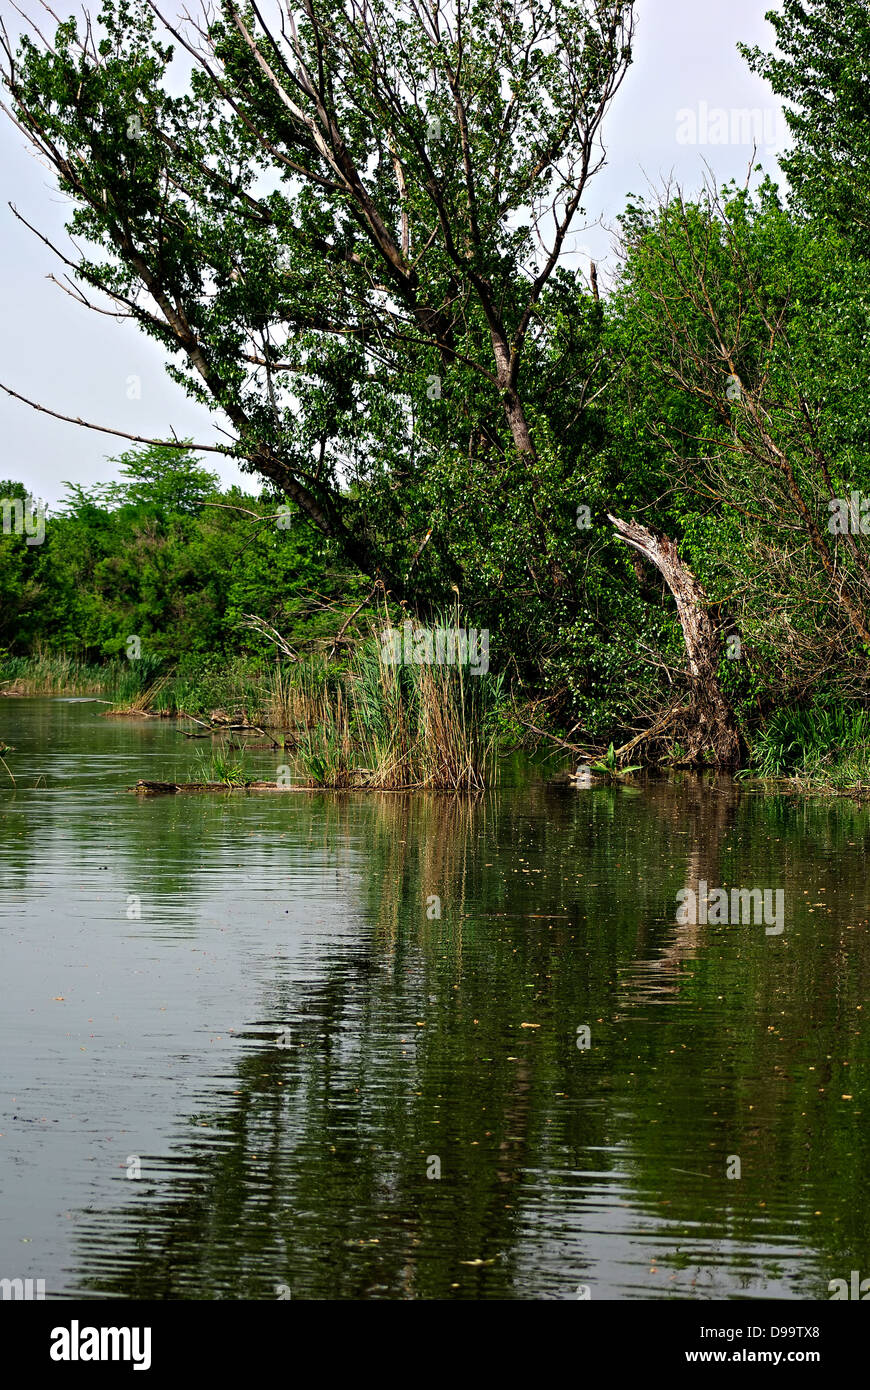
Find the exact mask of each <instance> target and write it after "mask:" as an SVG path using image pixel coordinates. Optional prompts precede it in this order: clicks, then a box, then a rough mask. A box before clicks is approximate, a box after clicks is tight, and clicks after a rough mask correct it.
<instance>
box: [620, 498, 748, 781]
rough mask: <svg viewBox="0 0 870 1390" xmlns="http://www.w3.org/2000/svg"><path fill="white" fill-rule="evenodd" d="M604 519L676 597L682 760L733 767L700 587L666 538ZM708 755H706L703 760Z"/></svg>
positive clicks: (715, 647) (735, 753)
mask: <svg viewBox="0 0 870 1390" xmlns="http://www.w3.org/2000/svg"><path fill="white" fill-rule="evenodd" d="M608 520H609V521H610V522H611V523H612V525H613V526H614V527H615V528H616V532H617V535H618V536H619V539H620V540H623V541H625V543H626V545H630V546H632V547H633V548H634V549H635V550H638V551H640V553H641V555H643V556H645V557H646V559H647V560H651V561H652V563H653V564H654V565H655V567H656V569H657V570H659V572H660V573H661V575H662V577H663V578H664V581H665V583H666V584H667V586H668V588H669V589H670V591H671V593H672V594H673V596H674V599H675V601H676V605H677V613H678V614H679V618H680V625H681V627H682V629H683V639H684V641H685V643H686V652H687V654H688V657H689V681H690V691H691V710H690V714H691V725H690V730H689V746H688V751H687V759H686V760H687V762H690V763H698V764H700V763H703V762H705V761H708V760H710V761H712V763H713V765H714V766H715V767H720V768H734V767H738V766H739V765H740V762H741V759H742V755H743V741H742V739H741V737H740V733H739V730H738V728H737V722H736V720H735V718H734V711H733V710H732V709H731V706H730V704H729V703H728V701H727V700H726V698H725V696H724V695H723V693H722V687H721V686H720V684H719V661H720V659H721V656H722V635H721V631H720V628H719V624H718V623H717V622H716V621H715V620H714V618H713V616H712V613H711V611H710V600H709V599H708V597H707V594H706V593H705V591H704V588H703V586H702V585H701V584H700V583H699V581H698V580H697V579H696V578H695V576H694V574H693V573H692V571H691V570H690V569H689V567H688V565H687V564H685V563H684V561H682V560H681V559H680V557H679V555H678V553H677V547H676V546H675V545H674V543H673V541H670V540H668V538H667V536H663V535H660V534H657V533H656V532H654V531H651V530H650V529H649V528H648V527H646V526H641V525H640V523H639V522H637V521H620V519H619V517H615V516H611V515H610V514H609V513H608ZM709 754H712V759H708V756H707V755H709Z"/></svg>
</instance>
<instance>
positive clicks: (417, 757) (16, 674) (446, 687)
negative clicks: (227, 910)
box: [0, 615, 504, 791]
mask: <svg viewBox="0 0 870 1390" xmlns="http://www.w3.org/2000/svg"><path fill="white" fill-rule="evenodd" d="M456 616H458V615H454V618H455V617H456ZM385 618H386V621H387V624H389V619H388V618H387V617H386V615H385ZM440 626H443V627H449V622H448V621H447V620H445V621H442V622H441V623H440ZM4 681H5V682H6V685H5V688H6V689H8V690H11V691H13V692H14V693H16V694H22V695H25V694H26V695H31V694H32V695H62V694H63V695H69V694H83V695H84V694H93V695H98V696H101V697H102V698H104V699H106V700H107V701H109V700H111V701H113V702H114V703H113V708H112V709H111V710H110V711H108V713H110V714H115V715H118V714H153V715H165V716H167V717H168V716H176V715H181V714H184V715H189V716H192V717H194V718H196V719H202V720H205V721H208V720H210V719H213V720H214V722H215V723H238V724H247V725H251V726H255V727H257V726H259V727H262V728H264V729H265V728H269V729H273V730H284V731H286V732H288V733H289V736H290V737H289V740H285V738H284V737H283V736H282V737H281V739H280V743H281V746H282V747H283V746H287V743H288V742H292V743H295V744H297V747H298V754H299V759H300V763H301V767H302V770H303V771H304V772H305V774H306V775H307V777H308V778H309V780H310V781H312V782H314V783H316V784H317V785H321V786H328V787H347V786H368V787H378V788H385V789H395V788H399V787H433V788H442V789H450V790H466V791H471V790H477V789H480V788H482V787H483V786H485V785H487V784H488V783H489V782H490V781H492V780H494V772H495V766H496V762H495V747H496V740H497V731H498V719H499V714H500V712H503V709H504V701H503V698H502V680H501V678H500V677H495V676H492V675H489V674H486V675H473V674H471V671H470V669H469V666H468V665H467V664H466V665H446V664H445V665H438V664H437V663H433V664H429V665H403V664H398V665H391V664H390V663H389V662H387V661H385V659H384V656H383V651H382V643H381V640H380V638H379V636H378V634H377V633H376V632H375V630H374V629H372V631H371V632H370V634H369V636H368V638H367V639H365V640H363V641H362V642H360V643H359V644H358V645H357V646H356V647H355V648H353V649H352V650H351V652H350V654H349V655H346V656H344V657H342V659H341V661H340V662H329V661H328V660H327V659H326V656H325V654H324V655H322V656H317V655H315V656H309V657H306V658H305V659H303V660H300V661H296V662H287V661H282V662H281V663H280V664H276V663H275V662H272V661H259V662H258V661H256V660H252V659H250V658H245V657H242V656H239V657H229V658H228V657H225V656H224V655H222V654H221V655H216V656H211V657H209V656H205V657H191V658H186V659H185V660H184V661H183V662H182V663H180V664H179V668H178V669H176V670H172V669H168V670H167V669H166V663H165V662H164V661H163V660H162V659H161V658H160V657H156V656H149V655H143V656H142V657H141V658H139V659H138V660H136V661H127V660H123V659H122V660H115V661H110V662H107V663H106V664H105V665H103V666H89V665H86V664H84V663H81V662H79V661H76V660H75V658H73V657H70V656H64V655H60V656H49V655H47V654H45V653H38V654H37V655H36V656H34V657H29V658H10V657H6V658H5V659H0V688H4V687H3V685H2V682H4ZM206 780H211V781H221V780H224V779H223V777H221V776H214V777H209V778H207V779H206Z"/></svg>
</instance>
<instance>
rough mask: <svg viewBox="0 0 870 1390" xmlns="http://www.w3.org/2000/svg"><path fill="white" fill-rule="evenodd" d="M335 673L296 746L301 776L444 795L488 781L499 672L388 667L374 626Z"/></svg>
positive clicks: (491, 777)
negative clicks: (422, 789)
mask: <svg viewBox="0 0 870 1390" xmlns="http://www.w3.org/2000/svg"><path fill="white" fill-rule="evenodd" d="M443 625H446V624H443ZM335 674H337V675H338V680H337V682H335V683H334V684H333V686H332V687H331V688H330V686H329V685H328V684H327V685H325V686H323V687H321V690H320V692H319V700H318V703H317V709H316V714H317V716H318V718H317V721H316V723H315V725H314V727H313V728H311V729H309V731H308V733H307V735H306V736H305V738H304V739H303V741H302V743H301V744H300V748H299V757H300V761H301V763H302V766H303V768H304V769H305V771H306V773H307V775H308V776H309V777H310V778H311V780H313V781H314V782H316V783H318V784H319V785H322V786H353V785H356V786H367V787H372V788H383V789H385V790H386V789H397V788H402V787H407V788H414V787H432V788H438V789H442V790H450V791H479V790H481V789H482V788H483V787H484V786H486V785H487V784H488V782H490V781H492V780H494V775H495V769H496V760H495V746H496V739H497V709H498V706H499V702H500V700H501V696H502V678H501V677H499V676H491V675H489V674H486V675H479V676H474V675H471V674H470V673H469V670H468V668H467V666H466V667H463V666H460V665H455V666H447V665H443V666H439V665H435V664H429V665H404V664H401V665H392V664H390V663H388V662H386V661H385V660H384V658H383V652H382V646H381V642H380V640H379V637H378V635H377V634H376V632H375V631H374V630H373V631H372V632H371V633H370V635H369V637H368V639H367V640H366V641H364V642H363V643H361V644H360V645H359V646H358V647H357V648H355V650H354V651H353V653H352V655H351V656H350V658H349V659H348V661H347V665H346V666H345V668H344V669H343V671H341V672H339V673H335Z"/></svg>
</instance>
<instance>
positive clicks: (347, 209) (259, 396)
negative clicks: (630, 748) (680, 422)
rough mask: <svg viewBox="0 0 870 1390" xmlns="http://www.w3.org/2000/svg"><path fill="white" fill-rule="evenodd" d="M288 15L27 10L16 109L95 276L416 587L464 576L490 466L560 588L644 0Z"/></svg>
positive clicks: (111, 7)
mask: <svg viewBox="0 0 870 1390" xmlns="http://www.w3.org/2000/svg"><path fill="white" fill-rule="evenodd" d="M278 15H279V18H278V21H277V24H276V25H273V24H270V23H268V22H267V20H266V19H265V18H264V15H263V12H262V11H261V9H260V8H259V7H258V6H257V4H256V3H252V4H237V3H235V0H220V3H219V4H218V5H217V7H216V12H215V17H213V18H207V17H206V14H205V12H204V13H203V16H202V19H201V21H200V22H196V21H194V20H192V19H191V20H189V21H188V22H186V23H185V24H183V25H182V24H180V23H177V22H175V21H174V20H172V19H170V18H167V17H165V16H162V15H161V14H160V12H159V7H158V4H157V3H156V0H105V2H104V4H103V7H102V10H101V12H100V16H99V24H98V26H97V28H96V29H92V28H91V26H90V25H88V26H87V27H86V28H85V30H84V32H80V31H79V28H77V26H76V24H75V22H74V21H72V20H70V21H67V22H66V23H64V24H61V25H60V26H59V28H58V30H57V32H56V34H55V36H54V39H53V41H45V40H42V39H41V38H40V37H38V36H37V37H35V38H34V37H32V36H30V35H27V34H25V35H24V36H23V38H22V41H21V43H20V45H19V47H18V50H17V52H16V50H15V48H14V45H13V43H12V41H11V40H10V39H9V37H8V36H4V40H3V50H4V56H5V63H4V71H3V80H4V82H5V85H6V88H7V90H8V92H9V96H10V103H9V106H8V112H9V114H10V115H11V116H12V119H13V120H14V121H15V122H16V124H17V125H18V127H19V129H20V130H21V131H22V132H23V133H24V134H25V135H26V137H27V138H28V139H29V140H30V142H31V143H32V144H33V146H34V147H35V149H36V150H37V151H38V152H39V154H40V155H41V156H42V158H43V159H44V160H46V161H48V163H49V164H50V165H51V166H53V168H54V169H55V171H56V173H57V176H58V180H59V183H60V187H61V189H62V190H63V191H64V192H65V193H66V194H67V195H68V196H69V197H70V198H71V199H72V201H73V203H74V205H75V210H74V212H73V215H72V218H71V222H70V230H71V231H72V232H73V233H76V234H78V235H79V236H81V237H82V238H84V239H85V240H87V241H88V242H90V244H91V245H92V246H93V247H95V248H96V250H95V252H94V254H93V255H92V256H91V257H90V258H87V257H82V258H80V259H79V260H78V261H75V262H73V261H72V260H71V259H69V258H67V257H66V254H65V253H61V254H63V255H64V259H66V260H67V264H68V265H69V266H70V268H71V269H72V270H73V272H74V275H75V277H76V279H77V281H78V283H79V285H80V286H81V290H80V294H81V298H82V299H83V301H85V302H90V295H91V291H93V290H95V289H96V290H99V291H102V292H103V293H105V294H107V295H108V296H109V297H110V299H111V300H112V301H113V302H114V306H115V311H116V312H117V313H118V314H119V315H120V316H122V317H130V318H132V319H134V320H135V321H136V322H137V323H138V324H139V326H140V327H141V328H142V329H143V330H144V331H145V332H146V333H148V334H150V335H151V336H153V337H154V338H156V339H157V340H158V341H159V342H160V343H162V344H163V346H164V347H165V348H166V349H167V350H168V352H169V353H170V354H172V363H171V365H170V368H169V370H170V372H171V373H172V374H173V375H174V376H175V377H176V379H177V380H178V381H179V382H180V383H181V384H182V385H183V386H184V388H185V389H186V390H187V391H188V393H189V394H190V395H192V396H193V397H194V398H195V399H197V400H200V401H202V402H204V403H205V404H207V405H208V406H209V407H210V408H212V409H214V410H216V411H218V412H220V413H221V415H222V416H223V417H224V419H225V421H227V422H228V423H229V426H230V428H231V432H232V436H233V438H232V442H231V443H230V444H228V446H227V448H228V450H231V451H232V452H233V453H234V454H236V455H237V456H238V457H240V458H242V459H243V460H245V461H246V462H247V465H248V466H249V467H250V468H251V469H252V470H255V471H256V472H258V473H259V474H260V475H262V476H263V477H264V478H267V479H269V480H270V482H271V483H272V484H274V485H275V486H276V487H277V488H278V489H279V490H280V491H281V492H282V493H284V494H285V495H286V496H288V497H289V498H291V499H292V500H293V501H294V502H295V503H296V504H297V505H298V506H299V507H300V509H301V510H302V511H303V512H304V513H305V514H306V515H307V516H308V517H309V518H310V520H311V521H312V522H313V523H314V524H315V525H316V526H317V527H319V528H320V530H321V531H322V532H324V533H325V534H326V535H328V536H330V537H331V538H333V539H334V540H335V541H336V542H337V543H338V545H339V546H340V547H341V549H342V550H343V552H344V554H345V555H346V556H347V557H348V558H350V559H351V560H352V561H354V562H355V563H356V564H357V565H359V566H360V567H361V568H362V569H363V570H366V571H368V572H369V573H372V574H377V575H378V576H380V577H382V578H383V579H384V580H385V581H386V582H387V584H388V585H389V586H390V588H391V589H392V590H393V592H395V593H397V594H398V595H408V594H412V593H413V594H416V595H418V596H421V597H423V598H426V597H432V598H438V597H440V596H442V595H443V594H444V593H445V592H447V591H448V590H449V586H450V585H451V584H453V585H456V584H457V583H464V576H465V568H466V566H467V564H468V561H469V557H468V555H467V553H466V547H465V545H464V541H463V537H462V535H461V530H462V528H461V526H460V527H459V528H453V529H451V526H450V518H449V508H450V506H451V505H453V506H455V505H456V504H457V499H460V500H461V499H463V498H464V499H465V500H466V501H467V500H468V494H469V493H471V495H473V494H474V492H475V490H476V489H477V488H478V487H479V486H480V484H481V480H482V479H484V478H485V480H486V484H487V490H488V493H489V496H490V497H494V496H497V495H498V493H499V491H501V492H502V493H508V492H510V491H513V492H515V493H518V494H520V495H521V496H522V501H523V507H524V509H525V511H526V513H527V519H526V520H525V535H524V536H522V537H520V535H519V534H518V535H517V536H516V537H515V540H514V543H515V545H516V546H518V547H519V548H520V549H522V562H523V564H524V565H528V567H529V568H530V569H531V571H532V573H533V575H536V574H537V571H538V568H539V567H540V569H541V572H542V574H543V576H544V581H545V582H547V583H549V584H550V586H551V587H552V586H554V585H555V586H558V584H559V583H560V580H561V569H560V564H559V560H558V557H557V555H556V554H555V553H554V549H553V539H552V530H553V528H552V527H551V526H550V525H549V522H550V520H551V518H550V511H551V504H550V501H549V500H548V497H547V495H546V488H545V486H544V485H543V484H542V483H541V481H540V479H539V477H538V466H539V462H540V456H541V451H542V447H544V448H545V447H546V445H547V442H548V436H547V430H546V423H545V422H544V423H543V424H542V423H541V421H540V420H539V419H538V418H536V403H537V400H538V397H539V393H540V388H541V382H540V379H539V373H538V367H539V364H540V361H541V359H542V356H545V355H546V344H547V341H548V336H551V335H552V333H553V318H554V316H553V315H552V314H548V300H547V296H548V294H550V293H551V291H552V290H553V287H554V286H555V285H556V284H557V281H558V277H557V272H558V269H559V264H560V261H561V259H562V257H563V254H564V252H565V250H566V246H567V243H568V237H569V233H570V231H571V228H572V226H573V225H574V223H575V221H576V219H577V217H578V215H579V214H580V212H581V211H582V201H583V197H584V194H585V191H586V189H587V186H588V183H589V180H590V178H591V177H592V175H593V174H594V173H595V171H596V170H597V169H598V168H599V167H600V165H601V163H602V162H603V159H604V151H603V147H602V146H601V129H602V123H603V121H604V117H605V114H606V112H607V110H608V107H609V105H610V103H611V101H612V99H613V96H614V94H615V92H616V91H617V89H618V88H619V86H620V83H621V82H622V80H623V77H624V75H625V72H626V70H627V67H628V65H629V63H630V61H631V37H632V28H633V3H632V0H508V3H503V0H450V2H449V3H448V4H442V3H441V0H401V3H398V4H396V3H395V0H344V3H343V4H339V5H326V4H325V3H324V2H323V0H301V3H300V5H299V8H298V10H296V11H293V10H291V9H290V8H289V7H285V6H283V5H280V6H278ZM161 33H162V34H163V36H164V37H163V38H161ZM166 38H173V39H174V40H175V44H176V45H177V50H178V51H179V52H180V53H181V54H183V55H184V56H185V57H186V60H187V61H188V63H189V68H190V70H189V77H188V81H187V87H186V90H185V91H184V92H183V93H182V94H181V95H173V94H172V92H171V90H170V81H169V78H168V70H169V67H170V64H171V62H172V61H173V47H172V46H170V45H169V44H168V43H167V42H166V41H165V39H166ZM473 524H474V522H473V518H472V519H471V520H470V521H469V525H470V526H473Z"/></svg>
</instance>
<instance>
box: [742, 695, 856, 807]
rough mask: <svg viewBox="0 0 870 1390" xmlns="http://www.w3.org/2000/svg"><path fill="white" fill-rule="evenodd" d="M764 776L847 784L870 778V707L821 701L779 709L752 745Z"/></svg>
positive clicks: (755, 762)
mask: <svg viewBox="0 0 870 1390" xmlns="http://www.w3.org/2000/svg"><path fill="white" fill-rule="evenodd" d="M751 766H752V768H753V770H754V771H756V772H757V773H758V775H759V776H761V777H795V778H798V779H799V780H800V781H802V782H806V783H808V784H809V783H816V782H818V783H820V784H828V785H831V786H832V787H833V786H843V787H846V786H849V785H854V784H855V783H856V782H866V781H867V780H868V778H870V710H866V709H862V708H860V707H859V708H857V709H850V708H848V707H847V706H845V705H842V704H837V703H834V702H833V701H828V700H818V701H816V702H814V703H813V704H812V705H808V706H806V708H804V709H795V710H791V709H780V710H776V711H775V712H774V713H773V714H772V715H771V717H770V719H769V720H768V722H767V724H766V725H765V727H764V728H763V729H762V730H761V731H760V732H759V733H758V734H756V736H755V738H754V739H753V741H752V746H751Z"/></svg>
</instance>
